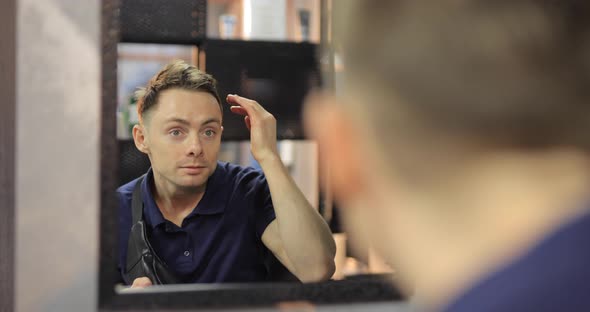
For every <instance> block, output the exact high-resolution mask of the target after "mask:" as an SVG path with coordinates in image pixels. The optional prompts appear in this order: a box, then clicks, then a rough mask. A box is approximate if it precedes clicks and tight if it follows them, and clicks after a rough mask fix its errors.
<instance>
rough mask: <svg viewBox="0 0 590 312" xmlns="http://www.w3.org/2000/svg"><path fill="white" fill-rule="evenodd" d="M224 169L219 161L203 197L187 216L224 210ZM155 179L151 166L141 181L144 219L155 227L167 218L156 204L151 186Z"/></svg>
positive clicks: (217, 212)
mask: <svg viewBox="0 0 590 312" xmlns="http://www.w3.org/2000/svg"><path fill="white" fill-rule="evenodd" d="M222 171H223V165H222V164H221V163H220V162H217V167H216V168H215V171H214V172H213V174H212V175H211V176H210V177H209V179H208V180H207V187H206V189H205V194H204V195H203V198H201V200H200V201H199V203H198V204H197V206H196V207H195V209H194V210H193V211H191V213H190V214H189V215H188V216H187V218H190V217H192V216H196V215H214V214H220V213H223V212H224V210H225V200H220V199H223V198H224V197H225V196H224V194H223V193H224V188H223V186H222V184H223V181H222V177H223V172H222ZM153 181H154V172H153V171H152V168H150V169H149V170H148V172H147V173H146V175H145V178H144V179H143V181H142V182H141V195H142V200H143V203H144V219H145V220H146V222H147V223H148V224H149V225H150V226H151V227H152V228H155V227H157V226H159V225H160V224H162V223H165V222H166V219H165V218H164V216H163V215H162V212H161V211H160V209H159V208H158V206H157V205H156V201H155V200H154V194H153V192H152V189H151V187H149V185H150V184H152V183H153Z"/></svg>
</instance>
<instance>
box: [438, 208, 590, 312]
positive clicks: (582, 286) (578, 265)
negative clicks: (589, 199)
mask: <svg viewBox="0 0 590 312" xmlns="http://www.w3.org/2000/svg"><path fill="white" fill-rule="evenodd" d="M444 311H446V312H473V311H478V312H500V311H502V312H522V311H534V312H554V311H567V312H575V311H581V312H582V311H583V312H586V311H590V214H586V215H584V216H582V217H580V218H578V219H576V220H574V221H572V222H569V223H568V224H566V225H564V226H562V227H561V228H559V229H558V230H557V231H554V232H553V233H551V234H550V235H548V236H547V237H546V238H545V239H543V240H542V241H541V242H540V243H538V244H537V245H536V246H534V247H533V248H532V249H531V250H530V251H529V252H527V253H526V254H525V255H524V256H522V257H520V258H519V259H517V260H515V261H513V262H512V263H509V264H508V265H506V266H504V267H502V268H500V269H499V270H497V271H496V272H493V273H492V274H490V275H489V276H487V277H485V278H483V279H482V280H481V281H480V282H478V283H477V284H475V285H474V286H473V287H472V288H471V289H469V290H467V291H466V292H465V293H464V294H463V295H462V296H460V297H458V298H457V299H456V300H455V301H454V302H453V303H451V304H450V305H449V306H448V307H447V308H446V309H445V310H444Z"/></svg>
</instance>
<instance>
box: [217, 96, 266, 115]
mask: <svg viewBox="0 0 590 312" xmlns="http://www.w3.org/2000/svg"><path fill="white" fill-rule="evenodd" d="M226 101H227V102H228V103H229V104H235V105H238V106H240V107H242V108H244V110H245V111H246V112H247V114H248V115H252V114H254V113H256V112H259V111H264V108H262V106H260V104H258V102H256V101H254V100H250V99H248V98H245V97H241V96H239V95H235V94H228V96H227V98H226Z"/></svg>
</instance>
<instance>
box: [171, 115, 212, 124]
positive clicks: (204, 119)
mask: <svg viewBox="0 0 590 312" xmlns="http://www.w3.org/2000/svg"><path fill="white" fill-rule="evenodd" d="M162 122H163V123H165V124H169V123H180V124H185V125H204V124H218V125H221V118H219V117H218V116H211V115H209V114H201V115H197V116H185V115H178V114H170V115H167V116H164V117H163V120H162Z"/></svg>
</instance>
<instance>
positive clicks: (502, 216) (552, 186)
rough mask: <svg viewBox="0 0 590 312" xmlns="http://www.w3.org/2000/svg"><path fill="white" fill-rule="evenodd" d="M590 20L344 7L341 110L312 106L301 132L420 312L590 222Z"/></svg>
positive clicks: (494, 9)
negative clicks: (564, 230) (581, 221)
mask: <svg viewBox="0 0 590 312" xmlns="http://www.w3.org/2000/svg"><path fill="white" fill-rule="evenodd" d="M589 5H590V3H587V2H586V1H557V0H556V1H549V0H547V1H540V0H539V1H532V0H531V1H524V0H498V1H483V0H482V1H477V0H473V1H452V0H443V1H351V5H350V7H349V8H348V10H346V12H347V13H346V14H344V15H343V16H339V17H337V19H338V18H339V19H340V20H341V21H342V23H341V24H340V25H339V26H337V27H336V29H337V31H336V32H337V35H338V34H340V35H342V37H341V38H340V39H341V41H340V43H341V47H342V51H343V55H344V63H345V68H346V83H345V86H344V88H343V90H344V92H343V93H344V95H345V96H342V97H333V96H327V95H324V96H316V97H313V98H311V99H310V100H309V101H308V104H307V109H306V120H307V128H308V130H309V131H310V134H311V135H312V136H314V137H315V138H317V139H318V140H319V144H320V146H322V149H323V155H324V162H325V163H326V164H329V166H330V168H331V170H330V172H331V176H330V179H329V183H330V185H331V187H332V189H333V191H334V194H335V197H336V199H337V200H338V201H339V202H340V205H341V206H342V207H343V208H344V209H343V210H344V211H343V215H344V221H345V225H346V226H347V228H348V231H350V232H351V237H352V238H353V239H354V243H355V245H356V246H357V247H361V248H362V247H364V246H367V245H373V246H375V247H376V248H377V250H378V251H379V252H380V253H382V255H383V256H385V258H386V259H387V260H388V261H390V262H391V264H392V266H393V267H394V268H395V269H396V272H398V273H399V278H400V279H401V280H402V286H404V287H406V288H407V289H410V288H412V289H414V291H415V294H416V298H417V300H418V301H419V302H421V303H423V304H425V305H426V306H429V307H434V308H437V309H440V308H442V307H444V306H446V305H448V304H449V303H451V302H453V300H456V299H457V298H458V297H459V296H461V295H462V294H464V293H465V292H467V290H469V289H472V288H473V287H474V286H475V285H476V284H477V283H478V282H480V281H481V280H483V279H484V278H485V277H487V276H489V275H490V273H491V272H495V271H497V270H499V269H500V268H503V267H506V266H508V265H509V264H511V263H514V262H516V261H518V259H521V258H522V257H524V256H525V255H527V253H528V252H529V251H530V250H532V248H533V247H534V246H536V244H538V243H539V242H541V241H543V240H544V239H545V238H546V237H548V236H550V235H551V233H553V232H554V231H555V230H556V229H558V228H560V227H562V226H564V225H565V224H567V223H568V222H571V220H574V219H577V218H582V217H583V216H584V215H585V214H586V213H587V211H588V208H590V196H588V195H589V194H588V190H590V170H589V169H590V161H589V160H590V158H589V157H588V150H589V148H590V122H589V121H590V88H589V86H590V77H589V76H590V8H589ZM337 38H338V36H337ZM564 257H566V256H564ZM559 261H561V260H559ZM560 264H561V262H560V263H555V265H557V266H559V265H560ZM588 270H590V269H588ZM588 270H586V271H588ZM583 273H585V274H586V275H585V276H587V275H590V272H583ZM542 282H543V279H541V280H540V282H539V283H542ZM531 283H533V281H531ZM589 283H590V282H589ZM525 284H526V283H525ZM587 287H588V290H589V291H590V286H587ZM513 295H515V296H518V295H519V294H518V293H515V294H513ZM551 295H555V294H551ZM540 297H542V296H540ZM490 311H491V310H490Z"/></svg>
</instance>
